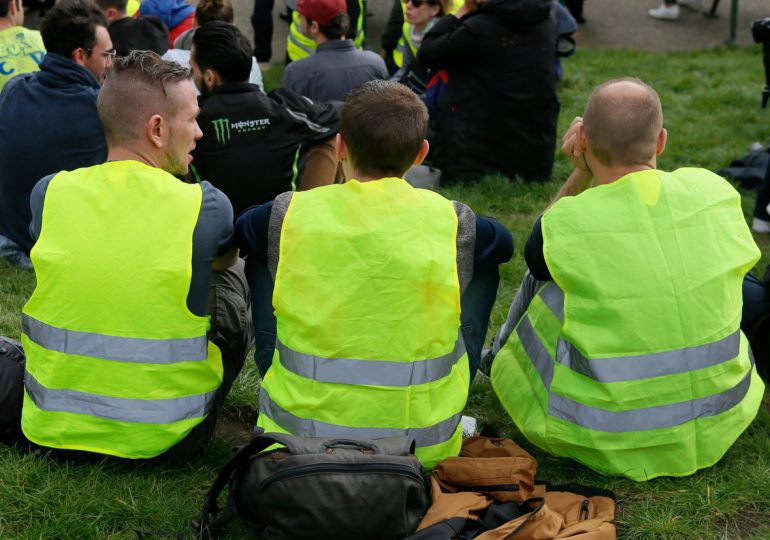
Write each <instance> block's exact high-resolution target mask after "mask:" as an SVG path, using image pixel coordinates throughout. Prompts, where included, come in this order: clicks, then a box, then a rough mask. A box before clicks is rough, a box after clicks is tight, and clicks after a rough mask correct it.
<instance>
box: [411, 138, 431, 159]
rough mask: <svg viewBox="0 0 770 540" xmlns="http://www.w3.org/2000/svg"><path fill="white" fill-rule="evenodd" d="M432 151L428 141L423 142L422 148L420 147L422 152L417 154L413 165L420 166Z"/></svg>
mask: <svg viewBox="0 0 770 540" xmlns="http://www.w3.org/2000/svg"><path fill="white" fill-rule="evenodd" d="M429 151H430V144H428V141H427V140H426V139H423V140H422V146H420V151H419V152H417V156H415V158H414V163H413V165H419V164H420V163H422V162H423V161H424V160H425V158H426V157H427V156H428V152H429Z"/></svg>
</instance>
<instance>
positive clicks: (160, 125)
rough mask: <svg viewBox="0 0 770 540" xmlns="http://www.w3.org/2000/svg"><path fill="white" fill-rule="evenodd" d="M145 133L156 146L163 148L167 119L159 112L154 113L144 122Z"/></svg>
mask: <svg viewBox="0 0 770 540" xmlns="http://www.w3.org/2000/svg"><path fill="white" fill-rule="evenodd" d="M144 133H145V135H146V136H147V140H148V141H150V144H151V145H152V146H154V147H155V148H163V145H164V144H165V143H164V141H163V139H164V138H165V135H166V121H165V120H164V119H163V117H162V116H161V115H159V114H153V115H152V116H151V117H150V118H148V119H147V122H145V124H144Z"/></svg>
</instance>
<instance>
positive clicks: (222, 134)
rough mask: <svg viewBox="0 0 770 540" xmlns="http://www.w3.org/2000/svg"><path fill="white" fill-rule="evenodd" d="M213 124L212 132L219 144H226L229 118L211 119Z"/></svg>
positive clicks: (228, 136) (228, 133)
mask: <svg viewBox="0 0 770 540" xmlns="http://www.w3.org/2000/svg"><path fill="white" fill-rule="evenodd" d="M211 123H212V124H214V133H215V134H216V136H217V142H218V143H219V144H227V143H228V142H230V119H229V118H218V119H216V120H212V121H211Z"/></svg>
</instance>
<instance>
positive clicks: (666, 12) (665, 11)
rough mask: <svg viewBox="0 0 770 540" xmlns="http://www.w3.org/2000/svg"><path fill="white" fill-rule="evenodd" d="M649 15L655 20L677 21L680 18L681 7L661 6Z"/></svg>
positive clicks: (652, 10)
mask: <svg viewBox="0 0 770 540" xmlns="http://www.w3.org/2000/svg"><path fill="white" fill-rule="evenodd" d="M647 14H648V15H649V16H650V17H652V18H653V19H660V20H662V21H675V20H677V19H678V18H679V6H678V5H677V4H674V5H673V6H667V5H666V4H661V5H660V6H658V7H657V8H655V9H651V10H650V11H648V12H647Z"/></svg>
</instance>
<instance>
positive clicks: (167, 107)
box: [97, 51, 192, 147]
mask: <svg viewBox="0 0 770 540" xmlns="http://www.w3.org/2000/svg"><path fill="white" fill-rule="evenodd" d="M191 76H192V75H191V73H190V70H189V69H187V68H183V67H182V66H180V65H179V64H177V63H175V62H166V61H164V60H162V59H161V57H160V56H158V55H157V54H155V53H154V52H150V51H132V52H131V53H130V54H129V55H128V56H125V57H123V58H118V59H117V60H115V63H114V64H113V66H112V69H111V70H110V71H109V72H108V75H107V78H106V79H105V81H104V85H103V86H102V89H101V91H100V92H99V98H98V101H97V108H98V111H99V118H100V119H101V121H102V125H103V126H104V134H105V136H106V138H107V144H108V145H109V146H110V147H115V146H120V145H125V144H126V143H130V142H132V141H135V140H137V139H138V138H139V137H141V135H142V133H143V131H144V125H145V123H146V122H147V120H148V119H149V118H150V117H151V116H153V115H156V114H159V115H161V116H163V117H165V118H169V117H172V116H173V115H174V114H175V112H176V111H177V110H178V109H179V108H180V107H181V106H182V103H179V102H178V101H180V100H179V97H178V96H179V93H178V92H168V91H167V90H168V89H170V87H171V86H172V85H175V84H180V83H187V84H192V83H191V82H188V81H190V80H191Z"/></svg>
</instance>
